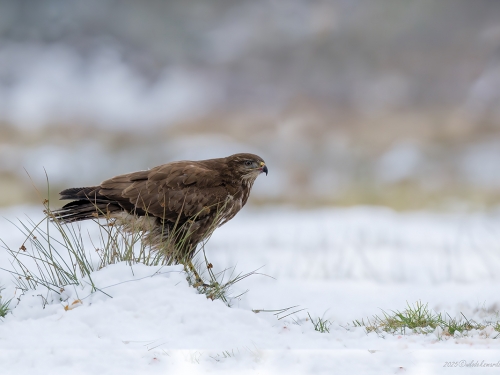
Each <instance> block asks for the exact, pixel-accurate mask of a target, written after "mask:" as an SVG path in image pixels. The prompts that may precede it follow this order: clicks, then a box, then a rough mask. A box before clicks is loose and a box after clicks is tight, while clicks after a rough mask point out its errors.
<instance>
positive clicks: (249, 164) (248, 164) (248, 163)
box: [245, 160, 253, 167]
mask: <svg viewBox="0 0 500 375" xmlns="http://www.w3.org/2000/svg"><path fill="white" fill-rule="evenodd" d="M252 164H253V162H252V161H251V160H245V165H246V166H247V167H251V166H252Z"/></svg>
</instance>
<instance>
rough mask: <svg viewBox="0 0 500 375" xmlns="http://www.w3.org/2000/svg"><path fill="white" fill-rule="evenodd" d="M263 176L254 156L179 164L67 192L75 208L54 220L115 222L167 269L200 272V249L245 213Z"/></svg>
mask: <svg viewBox="0 0 500 375" xmlns="http://www.w3.org/2000/svg"><path fill="white" fill-rule="evenodd" d="M263 172H264V173H266V175H267V172H268V169H267V166H266V164H265V162H264V160H262V158H261V157H259V156H257V155H254V154H235V155H231V156H228V157H225V158H219V159H209V160H200V161H176V162H171V163H167V164H163V165H160V166H157V167H155V168H152V169H149V170H145V171H138V172H133V173H128V174H123V175H119V176H116V177H113V178H110V179H108V180H105V181H104V182H102V183H101V184H100V185H97V186H91V187H82V188H71V189H66V190H63V191H61V193H60V195H61V200H72V202H69V203H68V204H66V205H65V206H63V207H62V208H61V209H59V210H56V211H54V212H53V214H54V217H55V218H56V219H57V220H59V221H60V222H62V223H70V222H75V221H81V220H87V219H95V218H107V219H108V220H109V219H111V220H113V221H114V223H115V225H120V226H122V228H123V229H124V230H125V231H128V232H134V231H135V232H137V231H140V232H142V233H143V234H144V235H143V241H146V243H147V244H148V245H150V246H151V247H152V248H153V249H154V250H156V251H161V252H162V255H164V256H165V258H164V259H165V262H166V264H178V263H180V264H184V265H185V266H186V265H188V266H189V268H190V269H191V270H194V269H193V268H192V267H193V266H192V263H191V259H192V257H193V256H194V254H195V252H196V246H197V245H198V244H199V243H200V242H202V241H203V240H205V239H207V238H208V237H209V236H210V235H211V234H212V232H213V231H214V230H215V229H216V228H217V227H219V226H221V225H223V224H224V223H226V222H228V221H229V220H231V219H232V218H233V217H234V216H235V215H236V214H237V213H238V211H239V210H241V208H242V207H243V206H244V205H245V203H246V202H247V200H248V197H249V195H250V190H251V188H252V186H253V184H254V182H255V179H256V178H257V176H259V175H260V174H261V173H263ZM195 275H197V273H195ZM197 277H198V276H197Z"/></svg>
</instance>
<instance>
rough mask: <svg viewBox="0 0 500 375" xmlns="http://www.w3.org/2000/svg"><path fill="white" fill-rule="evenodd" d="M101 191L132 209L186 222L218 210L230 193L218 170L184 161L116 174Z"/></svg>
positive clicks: (169, 219) (105, 182) (104, 183)
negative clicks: (218, 206) (196, 216)
mask: <svg viewBox="0 0 500 375" xmlns="http://www.w3.org/2000/svg"><path fill="white" fill-rule="evenodd" d="M99 194H100V195H102V196H105V197H107V198H109V199H112V200H116V201H117V202H119V203H120V204H121V205H122V206H123V207H124V208H127V207H128V209H129V210H130V207H131V206H132V207H136V208H138V209H140V210H143V211H145V212H147V213H148V214H149V215H152V216H156V217H159V218H162V219H166V220H168V221H171V222H175V221H177V220H178V219H179V220H180V221H181V222H183V221H185V220H187V219H189V218H191V217H193V216H194V215H198V217H203V216H206V215H207V214H209V212H211V211H213V210H214V209H215V210H216V209H217V208H216V206H217V205H218V204H219V203H221V202H223V201H224V200H225V199H226V197H227V195H228V192H227V190H226V188H225V186H224V185H223V183H222V179H221V176H220V173H219V171H217V169H214V168H207V167H206V166H203V165H201V164H200V163H197V162H189V161H185V162H174V163H169V164H164V165H161V166H158V167H156V168H153V169H151V170H149V171H140V172H135V173H130V174H125V175H121V176H116V177H113V178H111V179H109V180H106V181H104V182H103V183H102V184H101V190H100V191H99Z"/></svg>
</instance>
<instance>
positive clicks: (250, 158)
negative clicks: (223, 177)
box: [227, 154, 268, 180]
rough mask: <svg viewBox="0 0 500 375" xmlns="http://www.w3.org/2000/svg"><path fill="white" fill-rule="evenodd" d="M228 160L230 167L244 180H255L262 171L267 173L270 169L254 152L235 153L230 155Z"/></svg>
mask: <svg viewBox="0 0 500 375" xmlns="http://www.w3.org/2000/svg"><path fill="white" fill-rule="evenodd" d="M227 160H228V162H227V164H228V166H229V168H230V169H231V170H233V171H234V172H235V173H236V174H237V175H238V177H240V178H242V179H244V180H247V179H250V180H255V179H256V178H257V176H258V175H260V174H261V173H265V174H266V175H267V172H268V169H267V166H266V163H265V162H264V160H262V158H261V157H260V156H257V155H254V154H235V155H231V156H228V157H227Z"/></svg>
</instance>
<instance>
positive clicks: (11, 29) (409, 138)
mask: <svg viewBox="0 0 500 375" xmlns="http://www.w3.org/2000/svg"><path fill="white" fill-rule="evenodd" d="M236 152H254V153H257V154H259V155H260V156H262V157H263V158H264V159H265V160H266V162H267V164H268V166H269V170H270V173H269V176H267V177H261V178H260V179H259V180H258V181H257V183H256V185H255V187H254V191H253V195H252V197H251V201H250V202H251V203H252V204H254V205H255V204H268V203H270V204H291V205H296V206H300V207H317V206H324V205H337V206H349V205H354V204H369V205H385V206H389V207H392V208H395V209H400V210H405V209H424V208H432V209H448V208H456V207H462V208H463V207H465V208H467V209H469V208H471V209H483V208H486V207H491V206H494V205H498V203H499V202H500V2H498V1H495V0H476V1H473V2H472V1H468V0H440V1H433V0H419V1H412V2H407V1H394V0H366V1H363V0H330V1H326V0H316V1H306V0H289V1H276V0H274V1H271V0H253V1H236V0H210V1H207V0H190V1H181V0H171V1H165V0H164V1H161V0H148V1H141V2H138V1H132V0H122V1H114V0H86V1H67V0H64V1H63V0H45V1H43V2H42V1H27V0H0V191H1V193H2V194H0V206H9V205H16V204H21V203H30V202H39V201H40V200H41V199H40V197H39V196H38V195H37V193H36V191H35V188H34V187H33V183H34V184H35V185H36V186H37V187H38V189H40V190H41V193H42V194H45V192H46V191H47V186H46V182H45V171H46V173H47V175H48V177H49V180H50V195H51V196H52V197H56V196H57V192H58V191H60V190H61V189H63V188H67V187H73V186H85V185H92V184H96V183H99V182H100V181H102V180H103V179H105V178H108V177H111V176H114V175H117V174H120V173H125V172H130V171H134V170H139V169H147V168H150V167H153V166H155V165H158V164H163V163H166V162H169V161H174V160H179V159H201V158H212V157H221V156H227V155H229V154H231V153H236ZM27 173H29V176H31V179H32V181H33V183H32V182H31V181H30V177H28V175H27ZM54 205H56V204H54Z"/></svg>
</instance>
